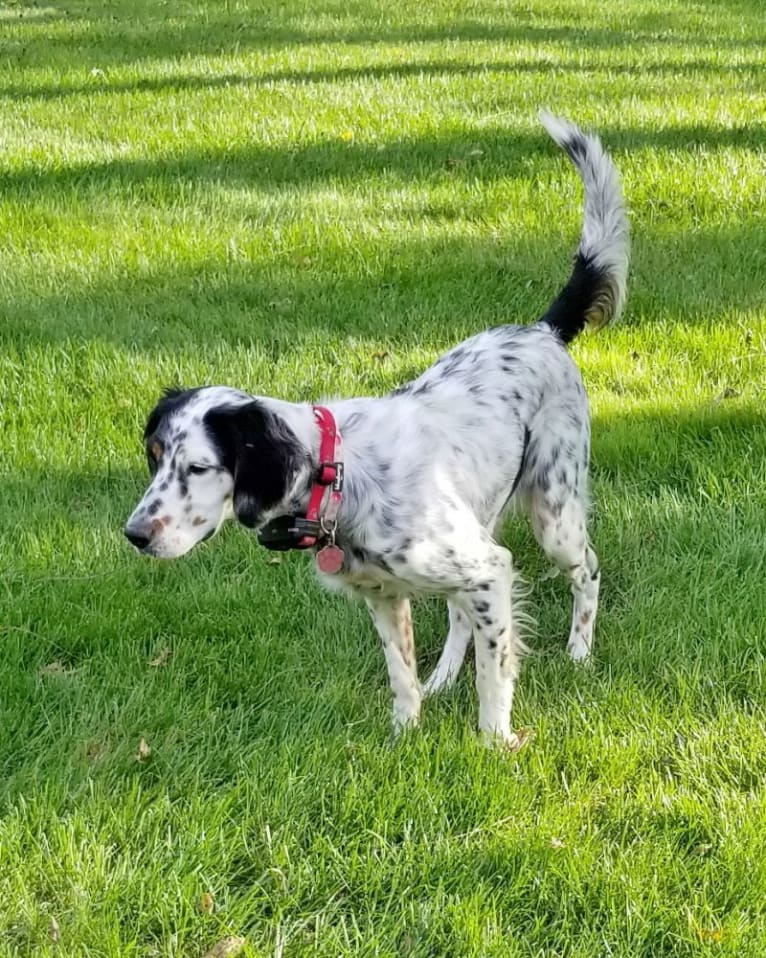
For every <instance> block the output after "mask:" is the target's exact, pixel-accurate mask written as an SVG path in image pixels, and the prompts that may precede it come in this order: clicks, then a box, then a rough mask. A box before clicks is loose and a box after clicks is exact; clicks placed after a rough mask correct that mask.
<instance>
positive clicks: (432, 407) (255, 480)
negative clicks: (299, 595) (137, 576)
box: [125, 113, 630, 748]
mask: <svg viewBox="0 0 766 958" xmlns="http://www.w3.org/2000/svg"><path fill="white" fill-rule="evenodd" d="M541 122H542V123H543V125H544V127H545V129H546V130H547V131H548V133H549V134H550V136H551V137H552V138H553V140H554V141H555V142H556V143H557V144H558V145H559V146H560V147H562V148H563V150H564V151H565V152H566V153H567V154H568V156H569V158H570V159H571V160H572V162H573V164H574V166H575V167H576V169H577V170H578V172H579V174H580V177H581V179H582V181H583V185H584V194H585V199H584V217H583V226H582V233H581V237H580V242H579V247H578V249H577V252H576V256H575V260H574V266H573V269H572V273H571V276H570V278H569V280H568V282H567V283H566V285H565V286H564V287H563V289H562V290H561V292H560V293H559V294H558V295H557V296H556V298H555V299H554V300H553V301H552V303H551V305H550V306H549V308H548V310H547V311H546V312H545V313H544V315H543V316H542V318H541V319H539V320H538V321H537V322H536V323H534V324H531V325H527V326H512V325H508V326H499V327H495V328H492V329H489V330H487V331H485V332H482V333H479V334H478V335H476V336H473V337H472V338H470V339H468V340H466V341H464V342H462V343H460V344H459V345H458V346H456V347H455V348H453V349H452V350H451V351H450V352H448V353H446V355H444V356H442V357H441V358H440V359H439V360H437V362H436V363H434V365H433V366H431V367H430V368H429V369H427V370H426V371H425V372H424V373H423V374H422V375H421V376H419V377H418V378H417V379H415V380H414V381H412V382H409V383H406V384H405V385H403V386H400V387H399V388H398V389H396V390H394V391H393V392H392V393H390V394H389V395H386V396H383V397H377V398H356V399H341V400H332V401H330V402H328V403H326V404H323V405H319V406H315V405H312V404H310V403H291V402H286V401H283V400H280V399H272V398H267V397H263V396H253V395H250V394H248V393H246V392H242V391H240V390H237V389H232V388H228V387H225V386H202V387H199V388H195V389H184V390H179V389H172V390H167V391H166V392H165V394H164V395H163V396H162V398H161V399H160V401H159V402H158V404H157V405H156V407H155V408H154V410H153V411H152V412H151V414H150V416H149V418H148V422H147V424H146V429H145V433H144V441H145V447H146V454H147V457H148V461H149V469H150V471H151V481H150V484H149V487H148V489H147V490H146V492H145V494H144V496H143V498H142V499H141V501H140V502H139V504H138V505H137V506H136V508H135V510H134V512H133V514H132V515H131V516H130V518H129V520H128V522H127V525H126V527H125V535H126V536H127V538H128V539H129V541H130V542H131V543H132V544H133V545H134V546H135V548H136V549H138V550H139V551H140V552H142V553H144V554H145V555H150V556H156V557H159V558H175V557H177V556H181V555H183V554H184V553H186V552H188V551H189V550H190V549H192V548H193V547H194V546H195V545H197V544H198V543H199V542H202V541H204V540H206V539H208V538H209V537H210V536H212V535H213V534H214V533H215V532H216V531H217V530H218V529H219V528H220V527H221V525H222V523H223V522H224V521H225V520H226V519H229V518H232V517H233V518H235V519H236V520H237V521H238V522H240V523H241V524H243V525H244V526H247V527H249V528H251V529H254V530H256V532H257V534H258V538H259V540H260V542H261V543H262V544H263V545H265V546H267V547H269V548H273V549H291V548H297V549H306V550H308V551H310V552H313V554H314V555H315V560H316V563H317V566H318V572H319V575H320V578H321V579H322V580H323V582H324V583H325V584H326V585H329V586H331V587H336V588H339V589H341V590H345V591H346V592H348V593H350V594H352V595H355V596H358V597H361V598H363V599H364V601H365V602H366V604H367V606H368V608H369V611H370V613H371V615H372V619H373V621H374V624H375V627H376V629H377V631H378V633H379V635H380V639H381V640H382V643H383V651H384V654H385V659H386V663H387V667H388V674H389V678H390V684H391V689H392V692H393V725H394V730H395V731H400V730H401V729H403V728H406V727H408V726H413V725H416V724H417V722H418V720H419V716H420V709H421V701H422V699H423V698H424V697H425V696H427V695H429V694H433V693H434V692H436V691H438V690H439V689H442V688H445V687H447V686H449V685H450V684H451V683H453V682H454V681H455V678H456V676H457V674H458V672H459V670H460V667H461V665H462V663H463V660H464V657H465V654H466V651H467V649H468V646H469V643H470V640H471V638H473V640H474V644H475V655H476V686H477V691H478V698H479V719H478V725H479V730H480V732H481V733H483V735H484V736H485V737H486V738H488V739H489V740H491V741H493V742H498V743H501V744H503V745H505V746H508V747H510V748H513V747H516V746H517V745H518V739H517V737H516V735H515V733H514V732H513V730H512V726H511V706H512V701H513V692H514V685H515V682H516V679H517V676H518V672H519V665H520V659H521V655H522V652H523V650H524V644H523V641H522V635H521V628H520V622H521V615H520V612H519V607H518V602H516V601H514V583H515V582H516V581H517V577H516V574H515V571H514V567H513V564H512V559H511V554H510V552H509V551H508V549H507V548H505V547H504V546H503V545H501V544H500V543H499V542H498V541H497V539H496V538H495V536H494V530H495V529H496V527H497V525H498V523H499V522H500V520H501V519H502V517H503V515H504V514H505V512H506V511H507V510H508V509H509V508H510V507H515V508H516V509H521V510H523V511H525V512H526V513H527V514H528V515H529V517H530V520H531V524H532V529H533V530H534V534H535V537H536V539H537V541H538V542H539V544H540V546H541V547H542V549H543V551H544V553H545V554H546V556H547V557H548V558H549V559H550V560H552V562H553V563H554V564H555V566H557V567H558V568H559V569H560V570H561V571H562V572H563V573H564V574H565V575H566V576H567V578H568V579H569V582H570V584H571V589H572V593H573V595H574V610H573V617H572V626H571V630H570V633H569V641H568V650H569V653H570V655H571V657H572V659H574V660H576V661H582V660H585V659H587V658H588V656H589V655H590V653H591V649H592V644H593V629H594V624H595V619H596V610H597V604H598V594H599V581H600V575H599V563H598V559H597V557H596V553H595V552H594V550H593V548H592V546H591V544H590V542H589V539H588V532H587V509H588V492H587V479H588V462H589V447H590V414H589V407H588V400H587V396H586V393H585V388H584V386H583V383H582V379H581V376H580V373H579V371H578V368H577V366H576V365H575V362H574V361H573V359H572V358H571V356H570V354H569V352H568V351H567V344H568V343H570V342H571V341H572V340H573V339H574V338H575V337H576V336H577V335H578V334H579V333H580V332H581V331H582V330H583V329H584V328H586V327H590V328H593V329H599V328H601V327H602V326H604V325H606V324H607V323H609V322H610V321H611V320H613V319H615V318H616V317H617V316H618V315H619V313H620V312H621V310H622V307H623V304H624V301H625V295H626V282H627V272H628V260H629V248H630V239H629V226H628V219H627V214H626V210H625V204H624V200H623V197H622V191H621V187H620V183H619V177H618V174H617V172H616V170H615V168H614V165H613V163H612V161H611V159H610V158H609V156H608V155H607V154H606V152H605V151H604V149H603V148H602V146H601V143H600V141H599V139H598V138H597V137H596V136H594V135H590V134H585V133H583V132H582V131H581V130H580V129H579V128H578V127H576V126H574V125H573V124H571V123H569V122H567V121H566V120H562V119H558V118H555V117H553V116H551V115H550V114H547V113H544V114H541ZM427 594H438V595H441V596H444V597H446V600H447V604H448V612H449V633H448V636H447V640H446V643H445V646H444V649H443V652H442V654H441V656H440V659H439V661H438V664H437V666H436V669H435V671H434V672H433V674H432V675H431V677H430V678H429V679H428V681H427V682H425V684H424V685H421V684H420V683H419V681H418V675H417V667H416V662H415V649H414V641H413V630H412V619H411V613H410V598H411V597H413V596H421V595H427Z"/></svg>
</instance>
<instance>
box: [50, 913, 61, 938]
mask: <svg viewBox="0 0 766 958" xmlns="http://www.w3.org/2000/svg"><path fill="white" fill-rule="evenodd" d="M48 934H49V935H50V939H51V941H52V942H53V944H54V945H57V944H58V943H59V942H60V941H61V929H60V928H59V923H58V922H57V921H56V919H55V918H53V917H52V918H51V926H50V929H49V931H48Z"/></svg>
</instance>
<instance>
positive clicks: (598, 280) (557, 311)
mask: <svg viewBox="0 0 766 958" xmlns="http://www.w3.org/2000/svg"><path fill="white" fill-rule="evenodd" d="M607 282H608V275H607V273H606V271H605V270H603V269H599V268H598V267H597V266H595V265H594V264H593V261H592V260H591V259H590V258H589V257H587V256H583V254H582V253H578V254H577V255H576V256H575V262H574V269H573V270H572V275H571V276H570V277H569V282H568V283H567V284H566V286H565V287H564V288H563V289H562V290H561V292H560V293H559V294H558V296H557V297H556V298H555V299H554V300H553V302H552V303H551V305H550V306H549V307H548V311H547V312H546V314H545V315H544V316H543V317H542V319H541V320H540V322H541V323H545V325H546V326H549V327H550V328H551V329H552V330H553V331H554V332H555V333H556V335H557V336H558V337H559V339H560V340H561V341H562V342H564V343H571V342H572V340H573V339H574V338H575V336H577V335H578V333H581V332H582V331H583V329H584V328H585V325H586V323H587V321H588V311H589V310H591V309H592V308H593V306H595V304H596V303H597V302H598V299H599V294H600V293H602V292H603V290H604V287H605V286H606V285H607Z"/></svg>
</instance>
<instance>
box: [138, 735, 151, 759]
mask: <svg viewBox="0 0 766 958" xmlns="http://www.w3.org/2000/svg"><path fill="white" fill-rule="evenodd" d="M151 754H152V747H151V745H149V743H148V742H147V741H146V739H145V738H142V739H141V741H140V742H139V743H138V751H137V752H136V761H137V762H145V761H146V760H147V758H149V756H150V755H151Z"/></svg>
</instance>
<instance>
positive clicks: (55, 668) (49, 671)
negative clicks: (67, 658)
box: [40, 661, 77, 675]
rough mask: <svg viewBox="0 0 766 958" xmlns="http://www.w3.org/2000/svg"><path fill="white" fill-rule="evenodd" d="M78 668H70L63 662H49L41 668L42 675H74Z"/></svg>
mask: <svg viewBox="0 0 766 958" xmlns="http://www.w3.org/2000/svg"><path fill="white" fill-rule="evenodd" d="M76 671H77V669H69V668H67V667H66V665H64V663H63V662H58V661H56V662H49V663H48V664H47V665H44V666H43V667H42V668H41V669H40V675H74V674H75V672H76Z"/></svg>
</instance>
